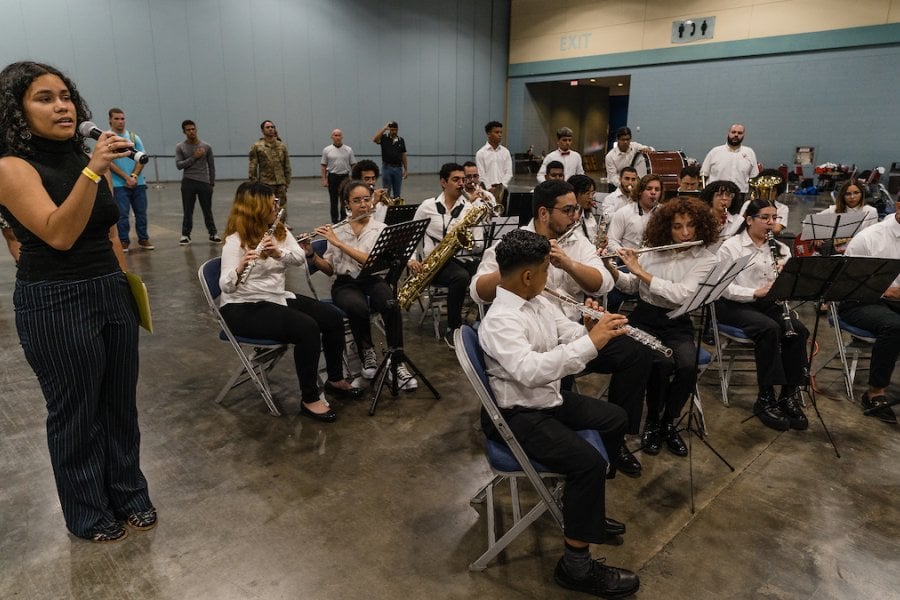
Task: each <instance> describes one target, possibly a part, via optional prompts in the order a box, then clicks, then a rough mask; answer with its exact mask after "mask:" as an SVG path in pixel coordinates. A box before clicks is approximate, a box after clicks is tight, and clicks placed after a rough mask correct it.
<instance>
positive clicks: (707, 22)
mask: <svg viewBox="0 0 900 600" xmlns="http://www.w3.org/2000/svg"><path fill="white" fill-rule="evenodd" d="M715 31H716V18H715V17H698V18H696V19H685V20H683V21H672V43H673V44H686V43H688V42H696V41H698V40H711V39H713V37H714V34H715Z"/></svg>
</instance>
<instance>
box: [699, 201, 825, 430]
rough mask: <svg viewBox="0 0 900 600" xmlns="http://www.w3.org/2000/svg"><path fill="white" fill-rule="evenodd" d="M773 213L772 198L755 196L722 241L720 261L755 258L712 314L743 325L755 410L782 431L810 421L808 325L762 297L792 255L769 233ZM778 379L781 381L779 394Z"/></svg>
mask: <svg viewBox="0 0 900 600" xmlns="http://www.w3.org/2000/svg"><path fill="white" fill-rule="evenodd" d="M776 219H777V212H776V209H775V207H774V206H772V203H771V202H769V201H768V200H763V199H762V198H756V199H754V200H752V201H751V202H750V204H749V205H748V206H747V210H746V213H745V214H744V222H743V223H742V224H741V226H740V228H739V229H738V232H737V234H736V235H734V236H732V237H730V238H728V239H727V240H725V241H724V242H723V243H722V246H721V247H720V248H719V252H718V256H719V260H720V261H729V262H731V261H733V260H735V259H737V258H740V257H741V256H745V255H748V254H751V255H753V256H754V259H753V260H752V261H751V262H750V264H749V265H748V266H747V268H746V269H744V270H743V271H741V272H740V273H739V274H738V276H737V277H736V278H735V280H734V281H733V282H732V283H731V284H730V285H729V286H728V288H726V290H725V293H724V294H723V297H722V298H720V299H719V300H717V301H716V315H717V317H718V320H719V322H720V323H724V324H727V325H731V326H732V327H738V328H740V329H742V330H743V331H744V333H746V334H747V335H748V336H749V337H750V339H752V340H753V343H754V354H755V357H756V382H757V385H758V386H759V396H758V397H757V399H756V404H755V405H754V406H753V414H754V415H756V416H757V417H759V420H760V421H762V423H763V424H764V425H766V426H767V427H771V428H772V429H777V430H779V431H784V430H786V429H788V428H791V429H806V428H807V426H808V425H809V423H808V421H807V419H806V415H805V414H803V409H802V408H801V405H800V386H801V385H803V383H804V380H805V378H806V373H805V372H804V371H805V368H806V366H807V364H808V363H807V359H806V356H807V355H806V340H807V338H808V337H809V331H808V330H807V329H806V327H805V326H804V325H803V323H801V322H800V320H799V319H797V318H796V317H795V316H793V314H791V312H790V311H789V310H788V308H787V306H786V304H785V303H781V302H777V303H776V302H772V301H771V300H765V299H764V296H765V295H766V294H768V292H769V289H770V288H771V287H772V282H773V281H774V280H775V277H777V275H778V272H779V271H780V270H781V267H782V266H783V265H784V263H785V262H786V261H787V259H788V258H790V250H789V249H788V247H787V246H785V245H784V244H782V243H781V242H779V241H777V240H775V238H774V237H772V233H771V232H772V229H773V227H774V226H775V223H776ZM767 234H768V236H767ZM768 240H771V241H768ZM776 385H780V386H781V393H780V395H779V396H778V398H776V397H775V386H776Z"/></svg>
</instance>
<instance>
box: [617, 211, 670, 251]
mask: <svg viewBox="0 0 900 600" xmlns="http://www.w3.org/2000/svg"><path fill="white" fill-rule="evenodd" d="M657 206H659V205H658V204H657V205H655V206H654V207H653V208H651V209H650V210H645V211H639V210H638V203H637V202H629V203H628V204H626V205H625V206H623V207H622V208H620V209H619V210H617V211H616V212H615V213H613V217H612V220H611V221H610V222H609V231H607V232H606V237H607V240H608V242H607V244H606V251H607V252H616V251H617V250H618V249H619V248H640V247H641V244H642V243H643V242H644V228H645V227H646V226H647V222H648V221H650V216H651V215H652V214H653V211H654V210H656V207H657ZM641 212H643V214H641Z"/></svg>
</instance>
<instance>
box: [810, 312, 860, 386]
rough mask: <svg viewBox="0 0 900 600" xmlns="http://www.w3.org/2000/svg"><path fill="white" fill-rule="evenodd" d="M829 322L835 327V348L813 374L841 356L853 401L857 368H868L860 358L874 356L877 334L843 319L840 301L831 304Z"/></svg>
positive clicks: (845, 382) (843, 371)
mask: <svg viewBox="0 0 900 600" xmlns="http://www.w3.org/2000/svg"><path fill="white" fill-rule="evenodd" d="M828 323H829V324H830V325H831V326H832V327H833V328H834V341H835V350H834V351H833V352H832V353H831V354H830V355H828V357H827V358H825V359H824V360H823V361H822V362H821V363H819V366H817V367H816V368H815V369H814V370H813V375H814V376H815V375H818V374H819V371H821V370H822V369H824V368H825V367H826V366H827V365H828V363H830V362H831V361H832V360H834V358H835V357H837V356H840V358H841V372H842V375H843V379H844V389H845V390H846V392H847V400H850V401H851V402H852V401H853V383H854V381H855V380H856V371H857V370H866V367H865V366H863V367H860V359H871V358H872V346H874V345H875V334H873V333H872V332H871V331H866V330H865V329H860V328H859V327H854V326H852V325H850V324H849V323H846V322H845V321H843V320H841V318H840V316H839V315H838V303H837V302H832V303H831V305H830V306H829V312H828ZM843 333H846V334H848V335H849V336H850V342H845V341H844V336H843V335H842V334H843Z"/></svg>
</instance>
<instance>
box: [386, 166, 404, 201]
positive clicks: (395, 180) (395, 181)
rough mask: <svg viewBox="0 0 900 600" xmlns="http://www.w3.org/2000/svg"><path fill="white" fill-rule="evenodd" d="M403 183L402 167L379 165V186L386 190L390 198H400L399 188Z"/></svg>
mask: <svg viewBox="0 0 900 600" xmlns="http://www.w3.org/2000/svg"><path fill="white" fill-rule="evenodd" d="M402 183H403V167H391V166H388V165H386V164H383V163H382V165H381V184H382V185H383V186H384V187H386V188H387V191H388V193H389V194H390V195H391V198H399V197H400V186H401V184H402Z"/></svg>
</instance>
